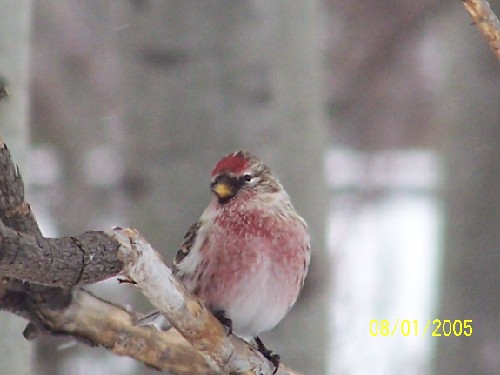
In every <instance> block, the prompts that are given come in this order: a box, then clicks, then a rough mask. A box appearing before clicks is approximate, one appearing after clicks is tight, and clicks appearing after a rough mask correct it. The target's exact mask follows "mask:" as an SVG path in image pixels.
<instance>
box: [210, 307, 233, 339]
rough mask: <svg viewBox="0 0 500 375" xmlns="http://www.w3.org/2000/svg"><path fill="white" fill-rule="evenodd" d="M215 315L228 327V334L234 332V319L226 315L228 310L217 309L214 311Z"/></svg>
mask: <svg viewBox="0 0 500 375" xmlns="http://www.w3.org/2000/svg"><path fill="white" fill-rule="evenodd" d="M213 314H214V316H215V317H216V318H217V320H218V321H219V322H221V324H222V325H223V326H224V327H226V328H227V335H228V336H229V335H230V334H231V333H233V321H232V320H231V319H229V318H226V317H225V314H226V312H225V311H224V310H217V311H214V312H213Z"/></svg>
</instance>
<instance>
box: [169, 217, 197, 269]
mask: <svg viewBox="0 0 500 375" xmlns="http://www.w3.org/2000/svg"><path fill="white" fill-rule="evenodd" d="M200 227H201V221H198V222H196V223H194V224H193V225H191V226H190V227H189V229H188V231H187V232H186V234H185V235H184V240H183V241H182V244H181V247H180V249H179V250H178V251H177V255H176V256H175V259H174V271H176V270H177V269H178V268H177V266H178V265H179V263H180V262H182V260H183V259H184V258H185V257H186V256H187V255H189V252H190V251H191V248H192V247H193V244H194V242H195V240H196V236H197V234H198V231H199V229H200Z"/></svg>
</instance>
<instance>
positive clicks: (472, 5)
mask: <svg viewBox="0 0 500 375" xmlns="http://www.w3.org/2000/svg"><path fill="white" fill-rule="evenodd" d="M463 3H464V6H465V9H466V10H467V12H469V14H470V16H471V17H472V20H473V21H474V23H475V24H476V26H477V28H478V29H479V31H480V32H481V34H483V35H484V36H485V37H486V39H488V43H489V44H490V46H491V49H492V50H493V53H494V54H495V56H496V57H497V58H498V60H499V61H500V22H499V21H498V17H497V16H496V15H495V13H494V12H493V11H492V10H491V7H490V4H489V3H488V2H487V1H486V0H463Z"/></svg>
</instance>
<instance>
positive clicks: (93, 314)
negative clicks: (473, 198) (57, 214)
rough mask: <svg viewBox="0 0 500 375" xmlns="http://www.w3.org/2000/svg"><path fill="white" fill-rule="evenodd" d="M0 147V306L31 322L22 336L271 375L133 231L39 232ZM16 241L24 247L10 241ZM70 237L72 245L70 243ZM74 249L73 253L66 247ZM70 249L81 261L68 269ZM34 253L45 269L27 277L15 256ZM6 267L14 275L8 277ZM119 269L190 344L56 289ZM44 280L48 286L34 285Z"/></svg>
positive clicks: (175, 366)
mask: <svg viewBox="0 0 500 375" xmlns="http://www.w3.org/2000/svg"><path fill="white" fill-rule="evenodd" d="M0 147H1V149H0V151H1V152H0V154H1V155H2V158H0V164H2V167H1V169H0V176H2V181H0V182H1V183H0V197H1V198H0V219H1V222H2V225H0V260H1V262H2V263H1V264H4V266H3V267H1V268H0V277H1V279H0V280H1V283H0V309H3V310H7V311H10V312H13V313H15V314H17V315H19V316H22V317H24V318H27V319H29V320H30V323H29V324H28V326H27V327H26V329H25V331H24V335H25V337H26V338H36V337H38V336H39V334H40V333H42V332H49V333H51V334H59V335H68V336H72V337H74V338H76V339H80V340H83V341H84V342H86V343H89V344H91V345H101V346H104V347H106V348H108V349H110V350H112V351H113V352H115V353H117V354H121V355H127V356H130V357H132V358H136V359H138V360H141V361H143V362H144V363H145V364H147V365H149V366H152V367H154V368H157V369H160V370H165V371H167V370H168V371H170V372H172V373H174V374H188V373H199V374H203V373H211V372H215V373H230V372H231V373H232V372H236V373H248V374H251V373H253V374H271V373H272V365H271V364H270V363H269V362H268V361H266V360H265V359H264V358H263V357H262V355H261V354H260V353H259V352H257V351H256V350H255V349H254V348H252V347H250V346H249V345H248V344H247V343H245V342H244V341H243V340H241V339H239V338H237V337H235V336H233V335H229V336H228V335H226V332H225V330H224V327H223V326H222V325H221V324H220V323H219V321H218V320H217V319H216V318H215V317H214V316H213V315H212V314H211V313H210V312H209V311H208V310H207V309H206V308H205V307H204V306H203V305H201V304H200V303H199V302H198V301H196V299H194V297H193V296H191V295H190V294H189V293H187V292H186V291H185V289H184V287H183V286H182V284H180V283H179V282H177V280H176V279H175V277H173V275H172V272H171V270H170V269H169V268H168V267H167V266H165V265H164V264H163V262H162V260H161V258H160V256H159V255H158V253H157V252H156V251H154V250H153V249H152V248H151V246H150V245H149V244H148V243H147V242H146V241H145V240H144V239H143V238H142V237H141V236H140V235H139V234H138V233H137V232H136V231H134V230H126V229H120V228H117V229H115V230H114V231H113V232H112V233H104V232H101V231H95V232H86V233H84V234H82V235H80V236H75V237H72V238H71V239H68V238H62V239H44V238H43V237H41V235H40V232H39V230H38V226H37V225H36V220H35V217H34V215H33V214H32V213H31V211H30V209H29V205H28V204H27V203H25V202H24V196H23V186H22V185H23V184H22V179H21V177H20V175H19V172H18V171H17V169H16V168H15V167H14V165H13V164H12V162H11V160H10V155H9V152H8V150H7V147H6V146H5V145H4V144H3V143H1V144H0ZM9 172H10V173H9ZM19 207H22V209H18V208H19ZM23 220H24V221H25V222H23ZM5 222H8V223H9V224H10V225H11V227H10V228H9V227H8V226H6V225H5ZM22 228H24V229H26V231H25V232H24V233H22V232H23V231H21V230H19V229H22ZM15 240H19V241H18V242H17V243H16V241H15ZM20 243H24V244H27V245H26V246H25V247H23V248H20V247H16V245H19V246H20ZM47 243H48V244H49V246H48V245H47ZM75 243H77V244H78V245H77V246H76V248H75V245H74V244H75ZM82 244H85V246H86V245H87V244H88V245H89V247H85V251H84V252H85V255H84V256H83V259H84V261H83V262H82V256H81V254H79V252H82V250H81V249H82V248H83V246H82ZM91 244H93V245H94V246H95V247H96V248H97V250H96V249H95V248H94V246H90V245H91ZM47 246H48V248H50V249H51V255H53V254H55V253H58V254H59V255H58V256H60V257H61V259H58V261H57V262H56V263H58V262H59V263H58V265H56V266H55V269H54V270H52V269H51V265H50V262H48V263H47V262H44V261H41V260H40V259H41V258H42V257H43V256H42V255H43V254H45V253H46V252H47V250H46V249H47ZM72 248H73V251H65V250H68V249H72ZM14 249H16V250H17V251H20V252H21V253H22V254H26V253H29V254H31V255H32V256H26V257H25V258H23V256H24V255H22V254H21V256H17V257H16V256H14V257H13V258H8V256H9V254H11V253H12V251H13V250H14ZM75 253H76V255H77V259H79V263H78V261H77V263H78V264H79V267H71V265H72V264H73V263H74V260H73V258H74V257H75ZM86 258H88V261H85V259H86ZM9 259H11V260H13V262H14V264H17V263H16V262H18V263H19V267H14V269H13V270H10V269H9V268H8V267H7V266H6V263H7V262H8V260H9ZM32 259H36V260H37V261H39V262H43V264H44V265H45V266H46V267H48V268H46V269H44V270H43V272H37V270H36V269H34V268H32V271H31V272H30V274H29V276H27V275H26V273H25V272H24V270H23V269H22V267H21V260H25V261H26V262H30V261H31V260H32ZM64 265H66V266H64ZM25 266H28V265H27V264H26V265H25ZM59 267H65V269H67V270H68V271H67V274H66V275H65V276H64V277H56V278H51V277H47V276H46V274H47V273H51V272H52V271H55V270H56V269H58V268H59ZM6 272H8V273H9V275H14V276H16V277H19V279H13V278H8V277H7V276H6V275H5V273H6ZM117 274H122V275H123V277H125V278H126V279H128V280H130V281H132V282H133V283H134V284H136V285H137V287H138V288H139V289H140V290H141V291H142V292H143V293H144V294H145V295H146V296H147V297H148V298H150V302H151V303H152V304H153V305H155V306H156V307H158V308H159V309H160V310H161V311H162V313H163V314H165V316H167V318H168V319H169V320H170V322H171V323H172V324H173V326H174V327H175V328H176V329H177V330H178V331H179V333H180V334H181V335H182V336H183V337H184V338H185V339H186V340H187V341H188V342H189V344H191V346H189V344H186V343H184V344H181V345H179V343H180V341H179V338H178V336H176V333H175V331H172V332H169V333H163V332H157V331H156V330H154V329H152V328H149V327H138V326H135V325H134V324H133V321H134V320H135V319H136V318H137V316H136V315H135V314H133V313H130V312H127V311H125V310H124V309H122V308H120V307H119V306H116V305H113V304H110V303H109V302H106V301H103V300H101V299H99V298H97V297H95V296H93V295H92V294H90V293H88V292H86V291H84V290H82V289H80V288H73V289H70V288H62V287H67V286H68V285H77V284H78V283H82V282H83V280H85V281H86V282H87V283H88V282H94V281H97V280H102V279H104V278H107V277H110V276H112V275H117ZM82 275H85V276H84V277H82ZM27 278H29V282H26V281H27ZM43 283H48V284H50V285H51V286H44V285H40V284H43ZM68 283H69V284H68ZM193 348H194V350H193ZM198 353H199V354H201V356H200V355H199V354H198ZM203 358H204V360H203ZM207 363H208V365H207ZM293 373H294V372H293V371H291V370H288V369H287V368H285V366H280V369H279V371H278V374H293Z"/></svg>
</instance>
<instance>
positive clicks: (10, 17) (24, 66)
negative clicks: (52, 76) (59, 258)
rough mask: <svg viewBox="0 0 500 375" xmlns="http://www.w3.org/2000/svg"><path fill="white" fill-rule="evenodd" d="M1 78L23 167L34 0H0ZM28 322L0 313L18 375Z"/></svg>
mask: <svg viewBox="0 0 500 375" xmlns="http://www.w3.org/2000/svg"><path fill="white" fill-rule="evenodd" d="M0 14H1V15H2V21H1V22H0V80H1V81H4V82H5V83H6V85H7V89H8V91H9V93H10V97H7V98H4V99H2V100H1V101H0V137H1V139H3V140H5V142H8V144H9V148H10V150H11V152H12V155H13V157H14V159H15V160H16V162H17V163H18V165H19V167H20V168H21V169H22V170H24V168H25V159H26V154H27V151H28V133H29V128H28V121H29V56H30V53H29V52H30V31H31V2H30V1H28V0H24V1H19V0H4V1H2V2H0ZM25 325H26V321H24V320H23V319H20V318H18V317H16V316H14V315H12V314H8V313H3V312H0V363H1V364H2V368H3V369H8V371H9V373H11V374H16V375H29V374H31V373H32V369H33V344H32V343H30V342H28V341H27V340H25V339H24V337H23V336H22V331H23V328H24V326H25Z"/></svg>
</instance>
